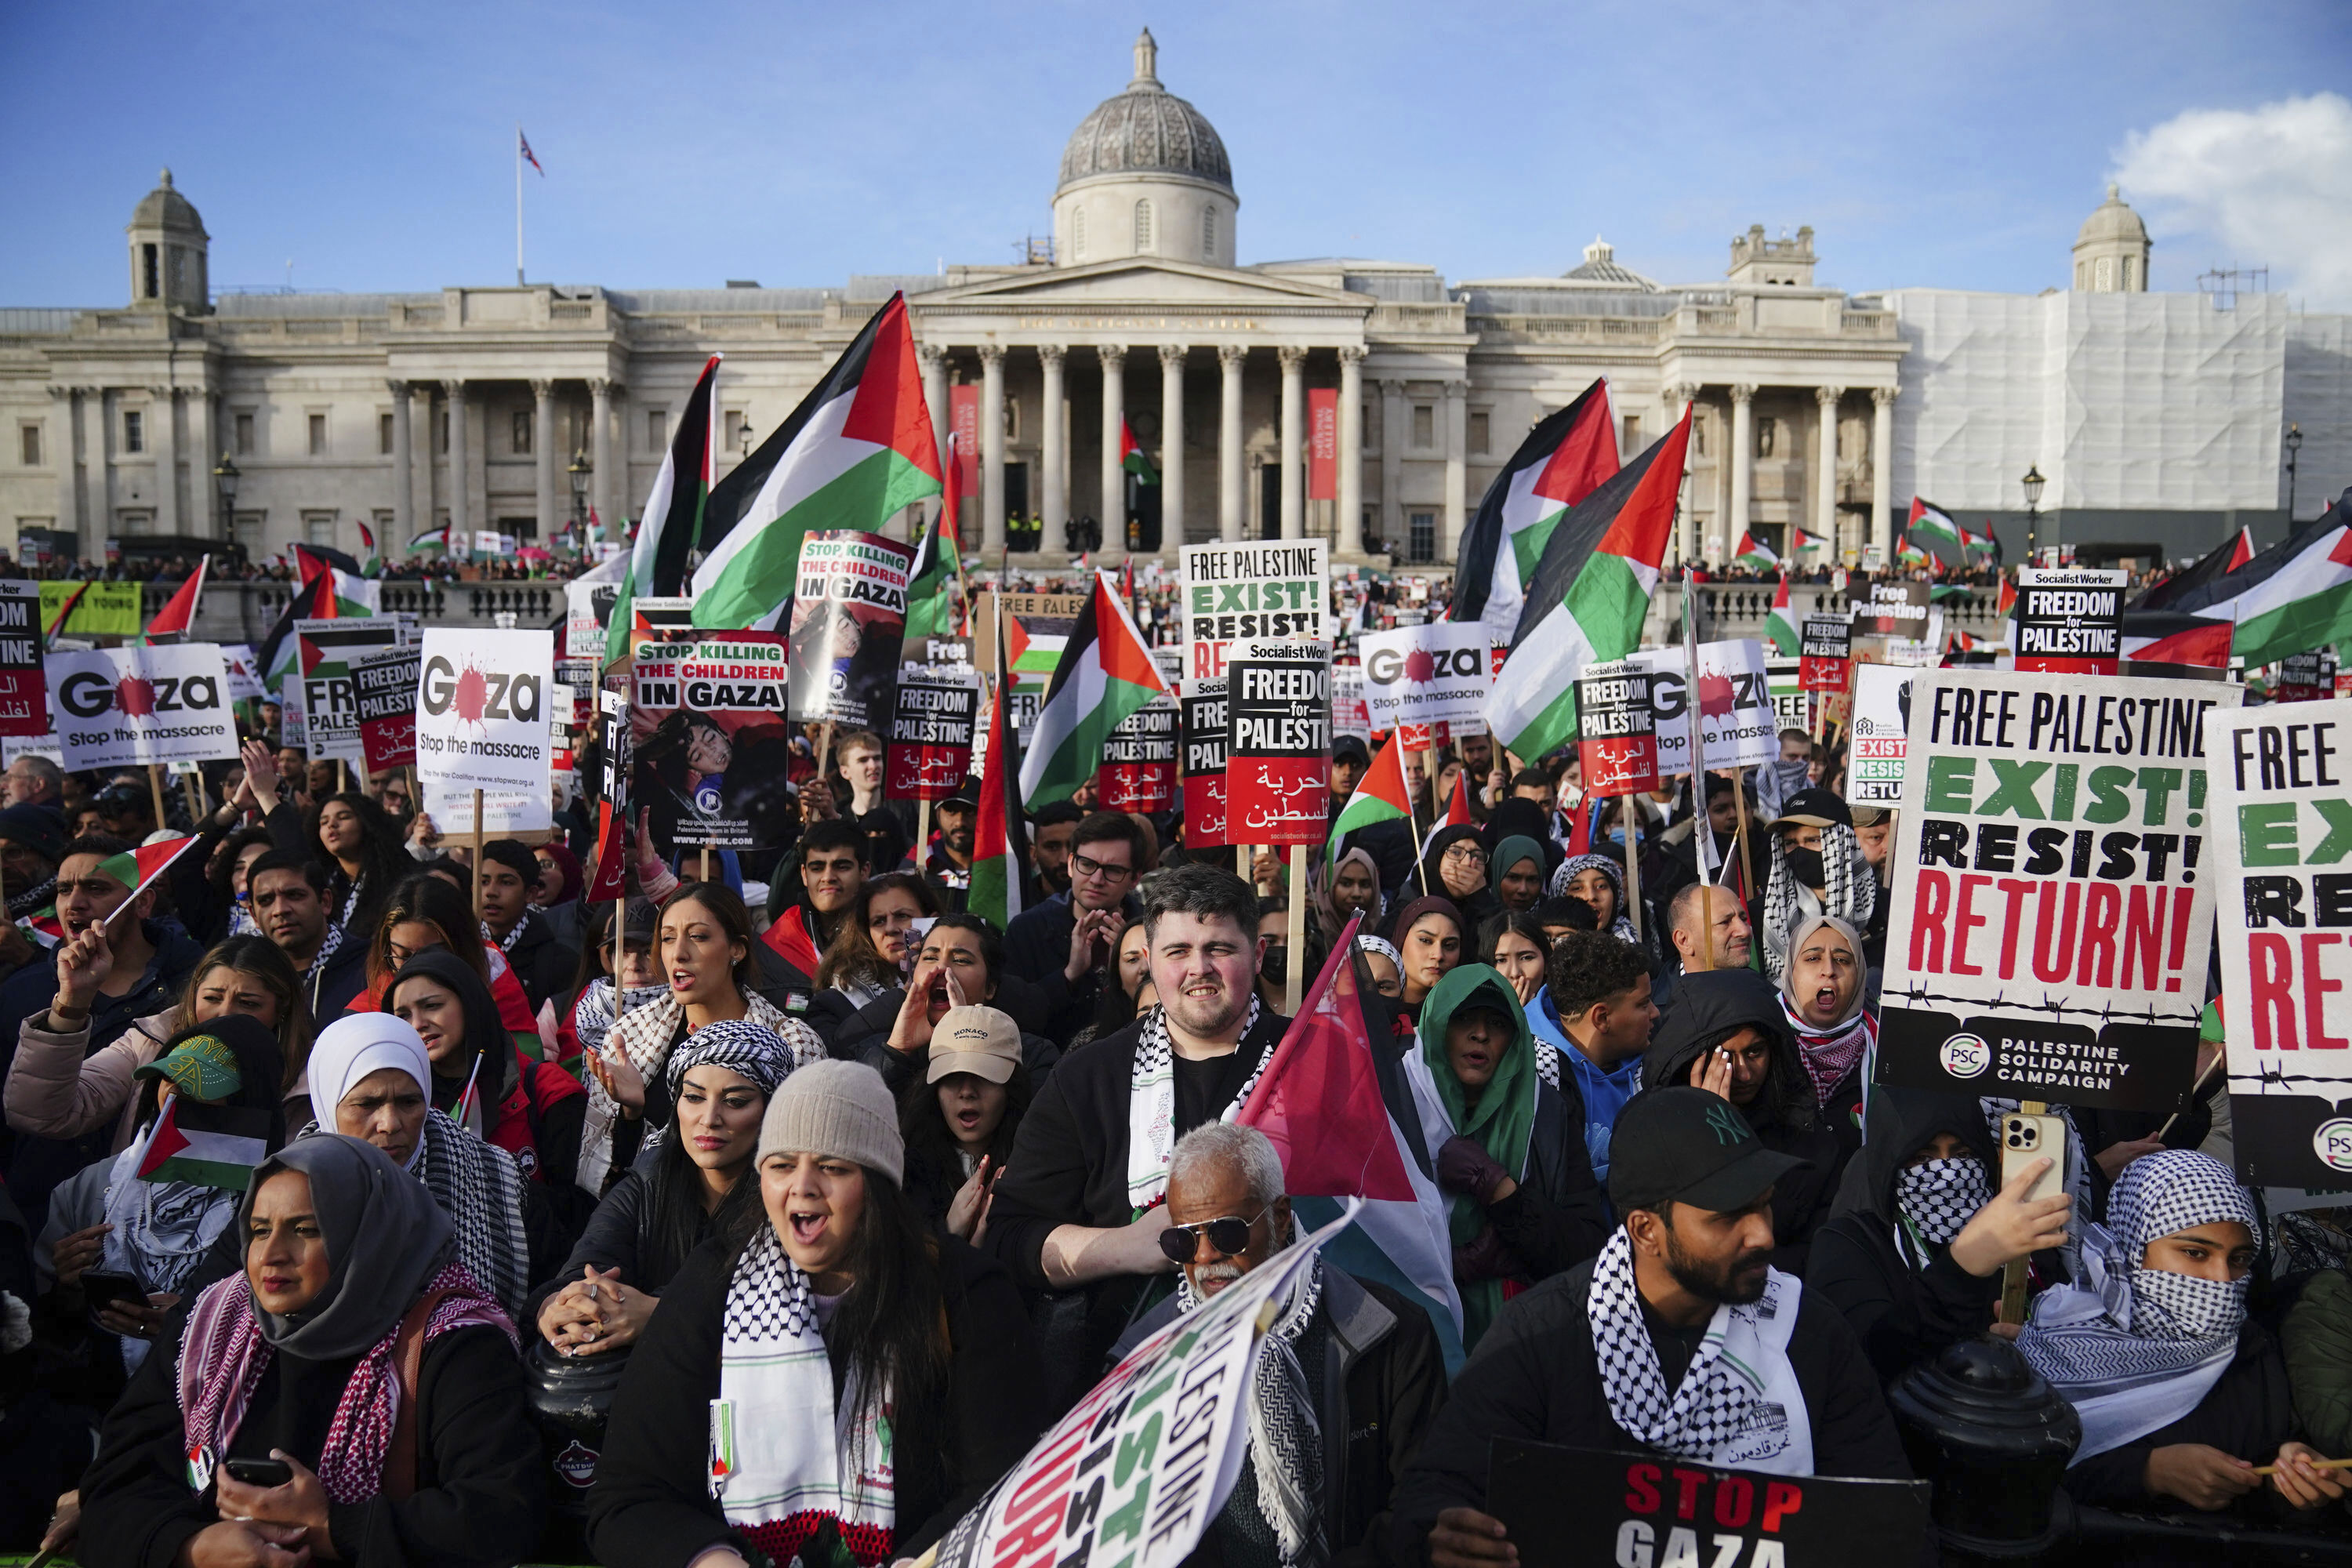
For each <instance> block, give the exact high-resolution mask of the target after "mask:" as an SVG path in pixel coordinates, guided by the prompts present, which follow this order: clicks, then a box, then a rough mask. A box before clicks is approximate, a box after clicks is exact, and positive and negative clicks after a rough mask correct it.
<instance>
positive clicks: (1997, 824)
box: [1877, 669, 2239, 1112]
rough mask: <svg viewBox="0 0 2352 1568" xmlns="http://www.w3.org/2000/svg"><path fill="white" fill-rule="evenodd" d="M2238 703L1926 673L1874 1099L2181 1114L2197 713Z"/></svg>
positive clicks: (2191, 1034) (2183, 691)
mask: <svg viewBox="0 0 2352 1568" xmlns="http://www.w3.org/2000/svg"><path fill="white" fill-rule="evenodd" d="M2238 696H2239V694H2238V691H2237V689H2236V688H2234V687H2216V686H2210V685H2208V684H2206V683H2204V682H2202V681H2176V680H2147V679H2131V678H2128V677H2120V676H2089V675H2055V674H2047V673H2021V672H2011V671H2006V670H1983V669H1971V670H1967V671H1965V672H1964V671H1960V670H1922V671H1920V672H1919V674H1918V676H1917V677H1916V679H1915V681H1914V682H1913V685H1912V689H1911V711H1910V723H1909V734H1908V739H1909V751H1908V757H1907V763H1908V765H1907V767H1906V772H1905V777H1904V782H1903V801H1902V806H1903V809H1902V812H1901V814H1900V816H1899V817H1898V821H1897V827H1896V833H1895V844H1894V847H1893V850H1892V854H1893V856H1894V867H1895V887H1894V900H1895V902H1894V908H1893V913H1892V916H1891V918H1890V919H1889V921H1888V923H1887V934H1886V976H1887V978H1886V988H1885V996H1884V1000H1883V1002H1882V1005H1881V1011H1880V1020H1879V1049H1878V1076H1877V1081H1878V1082H1880V1083H1884V1084H1893V1085H1896V1086H1898V1087H1906V1088H1914V1089H1943V1090H1948V1091H1960V1092H1965V1093H1968V1094H1974V1095H1989V1096H1995V1097H2004V1098H2009V1099H2014V1100H2054V1101H2058V1102H2061V1103H2063V1104H2067V1105H2074V1106H2094V1107H2104V1108H2111V1109H2116V1110H2147V1111H2158V1112H2162V1111H2168V1110H2175V1109H2178V1108H2179V1106H2180V1105H2181V1104H2182V1103H2183V1101H2184V1099H2185V1097H2186V1096H2187V1094H2188V1091H2189V1085H2190V1083H2191V1081H2192V1080H2193V1079H2194V1077H2195V1072H2196V1058H2197V1026H2198V1018H2199V1015H2200V1013H2201V1012H2202V1011H2203V1008H2204V1005H2205V965H2206V952H2207V942H2208V939H2209V938H2210V934H2211V931H2212V921H2213V885H2214V877H2213V875H2212V873H2211V871H2210V868H2208V869H2207V870H2206V873H2205V874H2204V875H2202V876H2200V875H2199V874H2198V870H2199V858H2200V850H2201V848H2202V847H2203V842H2204V838H2205V831H2204V829H2205V826H2206V822H2205V813H2206V811H2207V809H2208V807H2207V803H2206V799H2205V796H2206V790H2207V781H2206V758H2207V756H2208V755H2209V754H2210V753H2209V751H2208V744H2209V732H2208V724H2207V714H2208V713H2209V711H2210V710H2212V709H2214V708H2216V707H2220V708H2224V709H2228V708H2234V707H2235V706H2236V705H2237V702H2238ZM2213 732H2214V733H2217V734H2218V733H2219V731H2213Z"/></svg>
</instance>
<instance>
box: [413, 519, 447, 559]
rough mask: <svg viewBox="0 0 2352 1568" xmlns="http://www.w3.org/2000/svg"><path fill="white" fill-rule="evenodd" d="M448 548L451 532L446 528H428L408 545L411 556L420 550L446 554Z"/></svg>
mask: <svg viewBox="0 0 2352 1568" xmlns="http://www.w3.org/2000/svg"><path fill="white" fill-rule="evenodd" d="M448 548H449V530H448V529H447V528H446V526H445V527H441V528H428V529H426V530H425V531H424V532H422V533H420V534H418V535H417V536H416V537H415V538H414V539H412V540H410V541H409V542H408V545H407V552H408V553H409V554H411V555H414V554H415V553H416V552H418V551H420V550H438V551H442V552H447V550H448Z"/></svg>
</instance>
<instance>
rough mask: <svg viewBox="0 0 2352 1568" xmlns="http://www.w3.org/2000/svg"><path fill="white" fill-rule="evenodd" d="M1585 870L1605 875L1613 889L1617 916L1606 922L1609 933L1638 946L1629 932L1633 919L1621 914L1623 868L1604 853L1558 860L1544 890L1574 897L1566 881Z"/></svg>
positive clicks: (1623, 913)
mask: <svg viewBox="0 0 2352 1568" xmlns="http://www.w3.org/2000/svg"><path fill="white" fill-rule="evenodd" d="M1587 871H1598V872H1600V873H1601V875H1602V876H1604V877H1606V878H1608V879H1609V885H1610V886H1611V887H1612V888H1614V889H1617V918H1616V919H1615V920H1613V921H1611V922H1610V924H1609V934H1610V935H1611V936H1613V937H1615V938H1616V939H1617V940H1618V941H1620V942H1631V943H1632V944H1633V946H1635V947H1640V946H1641V945H1642V939H1641V938H1639V937H1637V936H1635V935H1634V934H1633V921H1631V920H1629V919H1627V918H1626V914H1625V868H1624V867H1623V866H1622V865H1620V864H1618V863H1617V862H1616V861H1615V860H1613V859H1612V858H1609V857H1608V856H1606V855H1571V856H1570V857H1569V858H1567V859H1565V860H1563V861H1561V862H1560V863H1559V870H1557V871H1554V872H1553V873H1552V874H1551V884H1550V886H1549V887H1548V888H1546V889H1544V890H1545V892H1546V893H1547V894H1549V896H1550V897H1552V898H1555V899H1569V898H1574V897H1575V895H1574V894H1573V893H1570V891H1569V890H1568V889H1569V885H1570V883H1572V882H1574V881H1575V880H1576V879H1578V878H1579V877H1581V876H1583V875H1584V873H1586V872H1587Z"/></svg>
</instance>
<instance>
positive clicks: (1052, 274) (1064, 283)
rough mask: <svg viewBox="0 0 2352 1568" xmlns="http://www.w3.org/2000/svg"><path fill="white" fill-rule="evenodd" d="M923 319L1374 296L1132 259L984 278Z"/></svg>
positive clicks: (1322, 304) (926, 299) (921, 309)
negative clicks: (995, 311) (974, 311)
mask: <svg viewBox="0 0 2352 1568" xmlns="http://www.w3.org/2000/svg"><path fill="white" fill-rule="evenodd" d="M1372 304H1373V301H1372V300H1371V299H1370V297H1369V296H1366V295H1361V294H1350V293H1349V292H1348V291H1347V290H1346V289H1325V288H1319V287H1318V286H1317V285H1315V284H1312V283H1302V282H1299V281H1297V280H1296V279H1288V278H1276V277H1269V276H1268V275H1266V274H1265V273H1263V272H1250V271H1244V270H1241V269H1238V268H1225V267H1203V266H1201V265H1199V264H1197V263H1192V262H1181V261H1163V260H1155V259H1153V258H1149V257H1129V258H1120V259H1117V260H1111V261H1097V262H1092V263H1089V264H1088V265H1087V266H1084V267H1056V268H1039V269H1037V270H1036V271H1034V272H1028V271H1024V272H1022V273H1019V274H1013V275H1008V276H1004V277H998V278H989V279H982V280H981V281H979V282H976V283H968V284H965V285H964V286H963V287H961V288H960V289H936V290H934V291H932V292H929V293H926V294H918V295H915V296H913V297H911V298H910V299H909V300H908V305H909V306H910V307H911V308H912V309H913V310H914V311H915V313H916V314H917V315H918V316H921V315H928V314H931V313H934V312H947V311H952V310H959V309H970V308H973V307H987V306H991V305H1009V306H1013V307H1016V308H1019V309H1023V310H1033V309H1036V308H1039V307H1051V306H1055V305H1068V306H1082V307H1087V308H1090V309H1091V308H1100V307H1106V306H1120V307H1130V306H1146V307H1159V308H1171V307H1172V308H1182V307H1185V306H1192V307H1197V308H1200V309H1202V310H1248V309H1260V310H1268V309H1275V308H1277V307H1283V306H1288V307H1292V308H1294V309H1295V308H1297V307H1299V306H1313V307H1319V308H1322V309H1326V310H1328V309H1332V308H1334V307H1337V308H1339V309H1343V310H1345V309H1349V308H1353V309H1356V310H1366V311H1369V310H1370V309H1371V307H1372Z"/></svg>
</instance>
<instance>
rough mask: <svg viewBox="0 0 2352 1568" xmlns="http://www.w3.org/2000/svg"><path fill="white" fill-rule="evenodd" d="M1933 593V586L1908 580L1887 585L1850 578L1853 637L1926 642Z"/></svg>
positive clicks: (1848, 600)
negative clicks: (1907, 639) (1894, 638)
mask: <svg viewBox="0 0 2352 1568" xmlns="http://www.w3.org/2000/svg"><path fill="white" fill-rule="evenodd" d="M1933 593H1934V589H1933V587H1932V586H1931V585H1930V584H1926V583H1917V582H1913V581H1910V580H1908V579H1905V580H1902V581H1897V582H1886V581H1883V580H1870V579H1865V578H1864V577H1862V576H1860V575H1859V574H1857V575H1854V576H1853V577H1849V578H1848V579H1847V580H1846V598H1847V604H1848V605H1849V606H1850V607H1851V608H1852V610H1853V616H1852V635H1853V636H1855V637H1909V638H1911V639H1913V640H1914V641H1925V640H1927V609H1928V605H1930V603H1931V602H1932V599H1931V595H1933Z"/></svg>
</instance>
